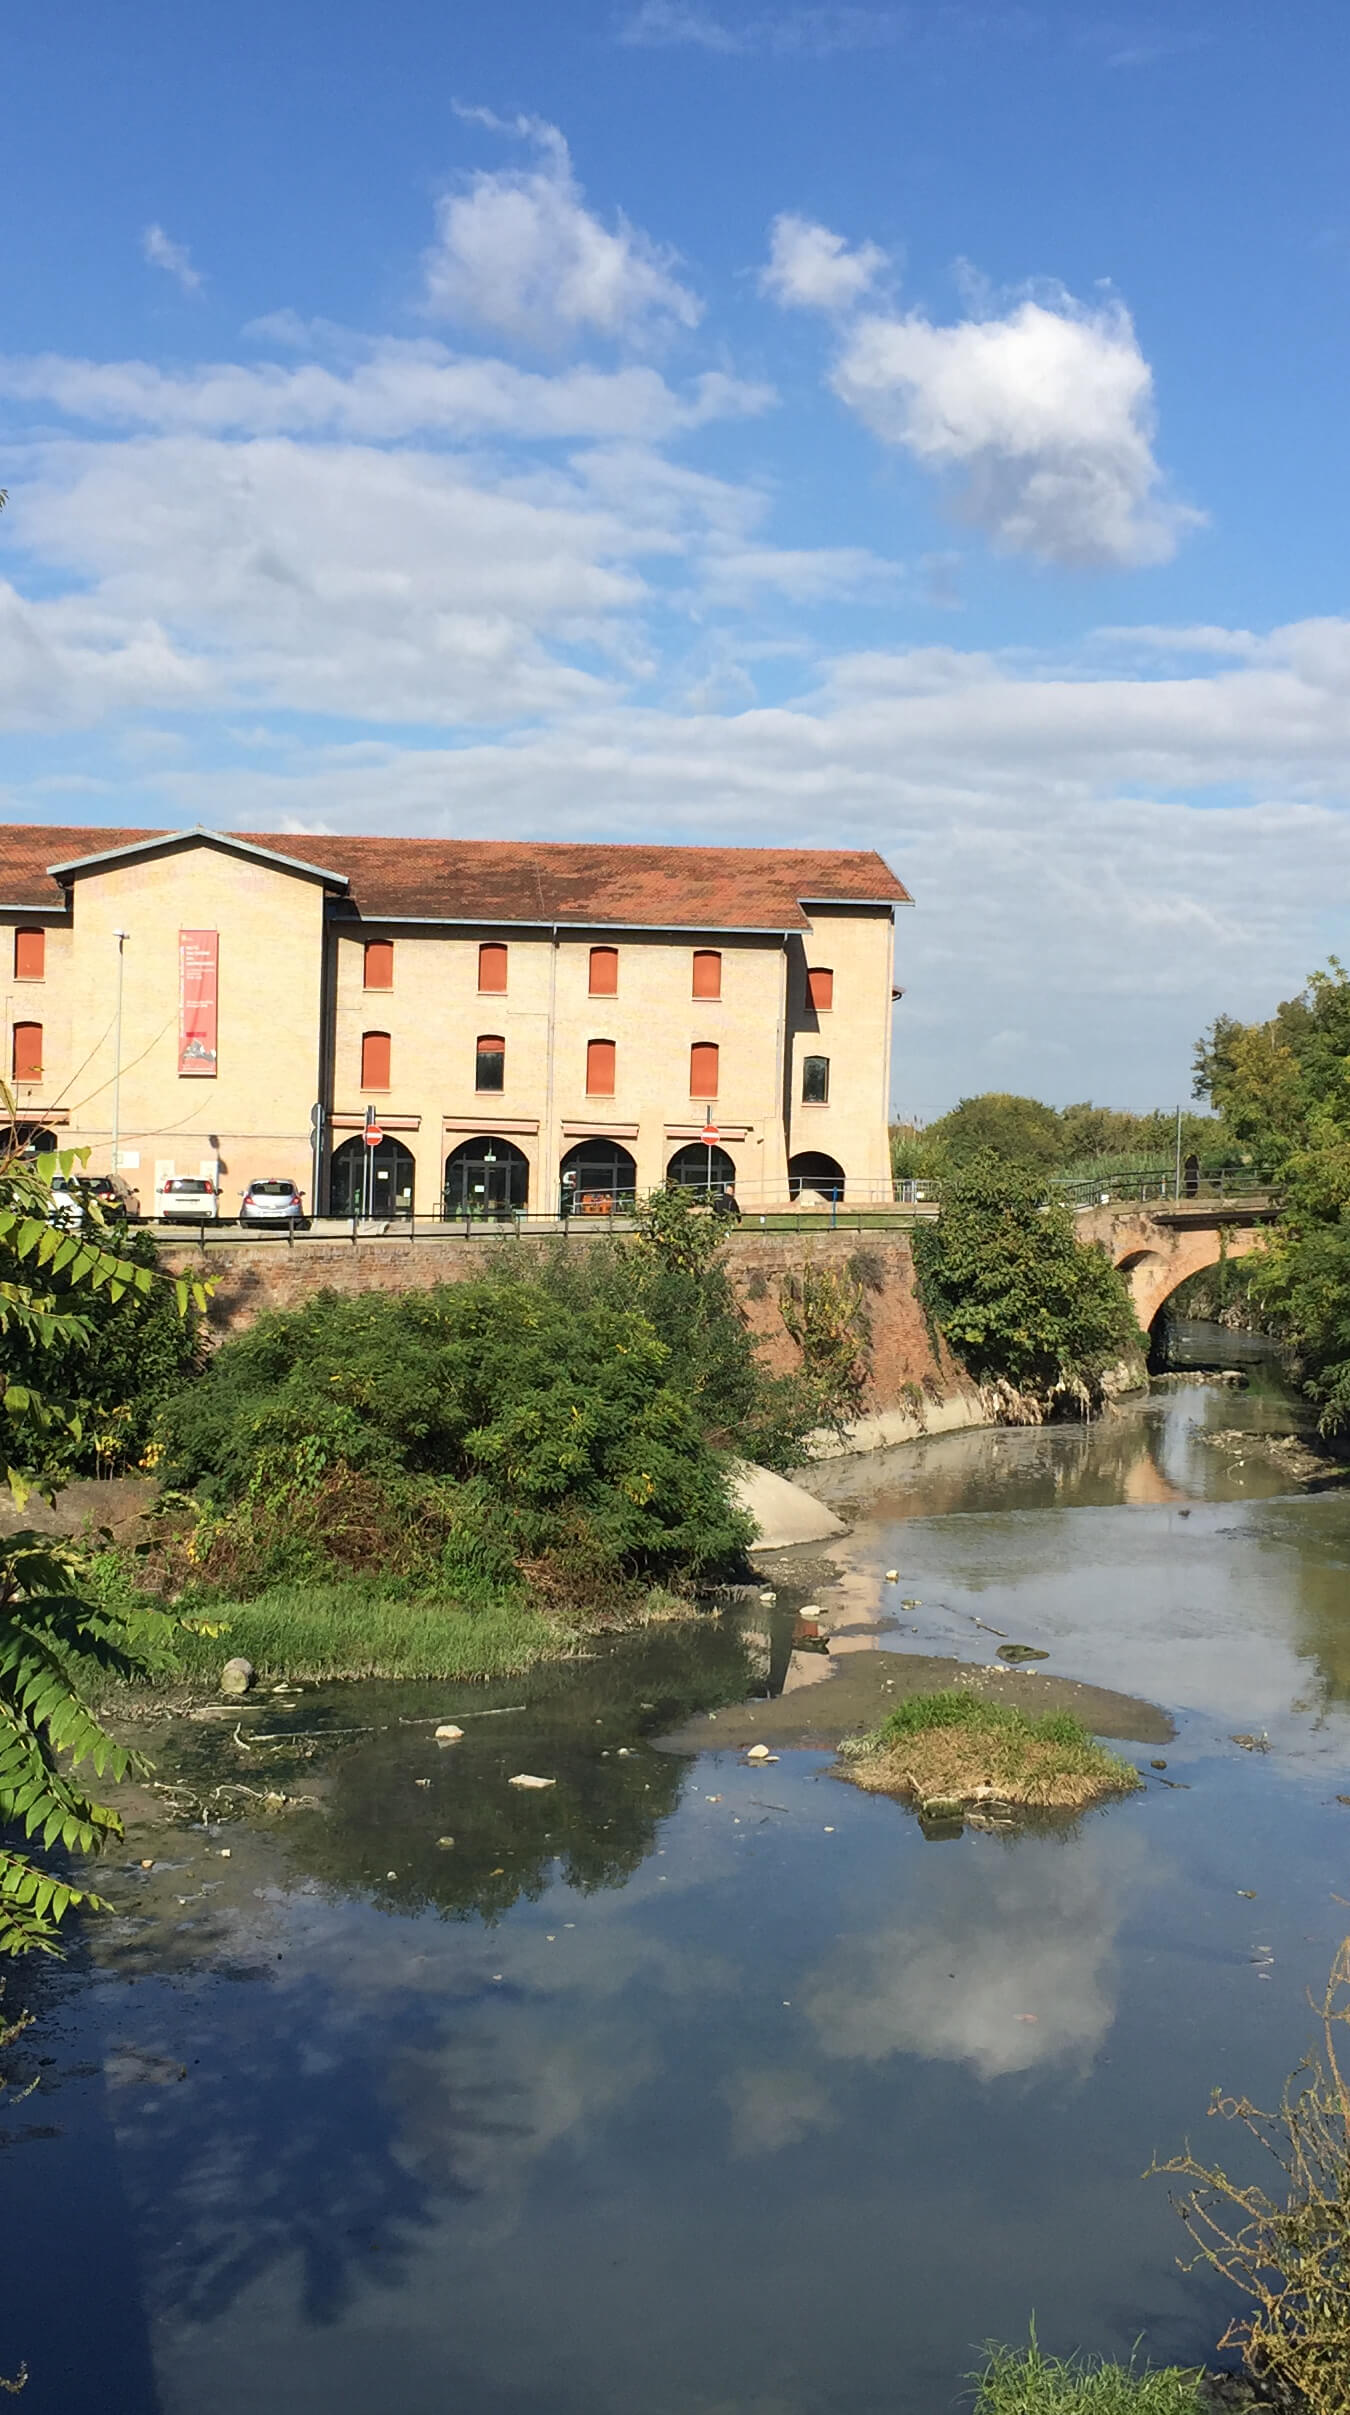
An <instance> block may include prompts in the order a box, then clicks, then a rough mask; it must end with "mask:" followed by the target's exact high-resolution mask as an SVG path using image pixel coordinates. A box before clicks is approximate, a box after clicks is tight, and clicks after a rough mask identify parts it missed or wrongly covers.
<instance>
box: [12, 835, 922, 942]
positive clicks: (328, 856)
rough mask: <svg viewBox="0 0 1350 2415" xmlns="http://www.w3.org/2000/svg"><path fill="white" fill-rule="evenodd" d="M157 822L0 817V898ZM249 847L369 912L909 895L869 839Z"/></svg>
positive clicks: (248, 839)
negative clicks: (786, 843)
mask: <svg viewBox="0 0 1350 2415" xmlns="http://www.w3.org/2000/svg"><path fill="white" fill-rule="evenodd" d="M172 835H174V834H172V833H171V832H168V831H154V830H102V829H83V830H80V829H52V828H50V827H48V826H46V825H29V826H27V827H23V828H20V827H15V826H11V827H9V828H5V827H3V826H0V902H3V903H4V904H7V905H11V906H12V905H36V904H39V903H44V902H45V903H48V904H51V905H56V904H59V902H60V898H61V888H60V884H59V883H57V882H56V881H54V880H52V879H51V877H50V875H49V874H48V872H47V870H46V867H47V866H48V865H49V864H73V863H76V862H78V861H79V860H80V859H81V858H82V857H83V858H87V857H89V856H106V855H109V854H115V853H117V852H119V851H120V850H121V849H123V848H125V847H133V846H137V845H142V844H144V843H145V842H146V841H147V840H148V841H151V842H153V841H154V840H155V839H159V838H164V839H167V838H169V837H171V836H172ZM219 835H220V836H222V837H224V836H226V835H231V836H235V837H240V838H242V839H243V841H244V843H245V844H246V845H248V846H250V847H260V848H265V849H266V850H267V851H268V852H269V853H270V854H274V855H281V856H286V857H289V858H290V860H291V861H292V862H302V863H305V864H309V865H314V866H318V867H320V868H321V869H322V870H324V871H327V872H331V873H334V874H335V875H337V876H338V877H339V878H340V879H342V880H344V881H345V882H346V883H347V894H348V895H349V896H350V898H351V902H352V904H353V905H354V906H355V907H356V909H357V911H358V912H359V913H360V914H361V915H362V916H363V918H364V919H365V920H367V921H370V922H377V921H394V920H403V921H426V922H472V923H568V924H575V923H581V924H587V925H591V924H611V925H614V926H616V927H627V928H630V929H632V928H647V929H652V928H657V929H659V928H666V929H670V928H676V929H684V930H690V929H693V930H701V931H707V930H769V931H785V930H799V929H802V928H803V927H805V925H806V923H807V921H808V916H807V915H806V914H805V913H804V912H803V910H802V908H803V901H805V902H807V903H815V904H826V903H840V904H847V903H857V904H862V903H867V904H895V905H906V904H908V903H909V893H908V891H907V890H906V889H905V888H904V887H903V886H902V884H901V883H900V882H899V881H898V880H897V879H896V877H895V874H894V873H893V872H891V871H890V870H889V868H888V867H887V865H886V864H885V863H883V861H882V859H881V857H880V856H879V855H877V854H875V853H873V852H872V851H871V850H870V849H862V848H833V847H831V848H790V847H784V848H780V847H700V846H688V847H642V846H637V847H629V846H606V845H596V846H590V845H570V844H566V845H545V844H541V845H537V846H536V845H534V844H531V843H524V842H520V841H517V840H503V839H367V838H341V837H335V836H331V835H329V834H327V833H323V834H318V833H315V834H313V835H310V834H309V833H305V834H303V835H301V834H297V833H294V832H287V833H278V832H276V831H255V832H235V833H230V834H226V833H224V832H221V833H220V834H219Z"/></svg>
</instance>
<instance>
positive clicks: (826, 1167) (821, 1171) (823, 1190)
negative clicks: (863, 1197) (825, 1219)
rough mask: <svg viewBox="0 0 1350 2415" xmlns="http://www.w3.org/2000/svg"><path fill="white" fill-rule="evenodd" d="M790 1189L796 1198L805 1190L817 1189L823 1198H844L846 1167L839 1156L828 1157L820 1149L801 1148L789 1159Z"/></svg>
mask: <svg viewBox="0 0 1350 2415" xmlns="http://www.w3.org/2000/svg"><path fill="white" fill-rule="evenodd" d="M788 1190H789V1191H790V1193H791V1195H792V1197H793V1198H794V1199H800V1197H801V1195H802V1193H803V1191H816V1192H818V1193H819V1195H820V1197H821V1198H822V1199H842V1198H843V1196H844V1169H843V1167H842V1166H841V1165H840V1164H839V1161H838V1159H837V1158H834V1157H826V1156H824V1155H823V1154H822V1152H821V1151H820V1150H819V1149H799V1150H798V1152H797V1155H796V1156H795V1157H790V1158H789V1159H788Z"/></svg>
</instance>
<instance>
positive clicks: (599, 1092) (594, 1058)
mask: <svg viewBox="0 0 1350 2415" xmlns="http://www.w3.org/2000/svg"><path fill="white" fill-rule="evenodd" d="M614 1057H615V1049H614V1042H613V1041H612V1040H588V1041H587V1042H586V1095H587V1097H588V1098H613V1096H614V1073H615V1065H614Z"/></svg>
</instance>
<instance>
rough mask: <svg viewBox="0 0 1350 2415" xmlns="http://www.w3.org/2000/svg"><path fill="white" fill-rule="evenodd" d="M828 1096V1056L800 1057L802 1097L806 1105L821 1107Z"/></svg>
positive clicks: (825, 1102) (826, 1101)
mask: <svg viewBox="0 0 1350 2415" xmlns="http://www.w3.org/2000/svg"><path fill="white" fill-rule="evenodd" d="M829 1096H830V1060H829V1058H828V1057H803V1058H802V1097H803V1099H804V1100H805V1102H806V1105H807V1106H808V1107H823V1106H825V1105H826V1104H827V1103H828V1100H829Z"/></svg>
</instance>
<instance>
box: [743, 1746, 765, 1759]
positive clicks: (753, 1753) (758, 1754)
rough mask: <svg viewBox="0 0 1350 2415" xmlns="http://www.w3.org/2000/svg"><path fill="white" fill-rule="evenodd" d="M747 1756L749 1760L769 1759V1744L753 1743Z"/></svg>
mask: <svg viewBox="0 0 1350 2415" xmlns="http://www.w3.org/2000/svg"><path fill="white" fill-rule="evenodd" d="M745 1757H746V1760H747V1761H767V1760H768V1758H769V1748H768V1745H767V1744H752V1745H751V1747H750V1750H749V1751H748V1753H747V1754H746V1756H745Z"/></svg>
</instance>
